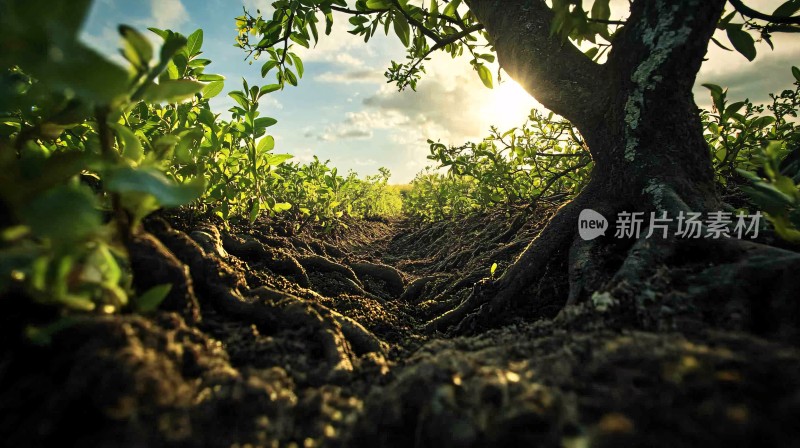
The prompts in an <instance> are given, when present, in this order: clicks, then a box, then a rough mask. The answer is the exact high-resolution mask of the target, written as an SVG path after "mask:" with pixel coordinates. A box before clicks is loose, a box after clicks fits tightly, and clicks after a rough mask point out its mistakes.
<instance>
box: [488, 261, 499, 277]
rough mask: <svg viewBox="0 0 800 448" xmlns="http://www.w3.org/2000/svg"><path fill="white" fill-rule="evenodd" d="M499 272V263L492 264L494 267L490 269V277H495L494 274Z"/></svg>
mask: <svg viewBox="0 0 800 448" xmlns="http://www.w3.org/2000/svg"><path fill="white" fill-rule="evenodd" d="M496 270H497V263H492V267H491V268H490V269H489V275H491V276H492V277H494V272H495V271H496Z"/></svg>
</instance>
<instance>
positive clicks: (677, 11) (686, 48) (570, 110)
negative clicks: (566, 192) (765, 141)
mask: <svg viewBox="0 0 800 448" xmlns="http://www.w3.org/2000/svg"><path fill="white" fill-rule="evenodd" d="M467 3H468V4H469V6H470V8H471V10H472V12H473V13H474V14H475V16H476V17H477V18H478V20H479V21H481V23H483V24H484V25H485V26H486V31H487V33H488V34H489V36H490V38H491V41H492V44H493V45H494V46H495V49H496V51H497V55H498V60H499V62H500V65H501V67H503V69H505V70H506V72H508V74H509V75H510V76H511V77H512V78H513V79H515V80H516V81H517V82H519V83H520V85H522V86H523V87H524V88H525V89H526V90H527V91H528V92H529V93H530V94H531V95H532V96H533V97H535V98H536V99H537V100H538V101H539V102H541V103H542V104H543V105H544V106H545V107H547V108H549V109H551V110H553V111H554V112H556V113H558V114H560V115H562V116H564V117H565V118H567V119H568V120H570V121H571V122H572V123H573V124H574V125H575V126H576V127H577V128H578V129H579V130H580V131H581V133H582V134H583V136H584V137H585V138H586V142H587V143H588V146H589V151H590V152H591V154H592V158H593V159H594V162H595V169H594V172H593V173H592V181H591V182H590V184H589V186H588V187H587V188H588V189H590V190H591V191H592V192H593V195H601V196H604V197H606V198H608V199H610V200H613V201H614V202H616V203H617V205H618V206H619V207H621V208H627V210H628V211H648V210H653V209H660V208H662V207H661V206H660V205H659V204H658V202H659V198H658V196H659V195H660V194H661V193H660V192H661V189H662V188H663V187H664V186H668V187H671V188H672V189H674V190H675V191H676V192H677V193H678V194H679V195H680V196H681V197H682V198H684V201H685V202H686V203H687V205H688V206H689V207H690V208H691V209H692V210H695V211H706V210H712V209H715V208H716V207H718V200H717V197H716V194H715V188H714V179H713V171H712V166H711V157H710V154H709V152H708V148H707V145H706V143H705V140H704V139H703V133H702V127H701V123H700V117H699V114H698V108H697V106H696V105H695V103H694V98H693V95H692V86H693V85H694V81H695V77H696V75H697V72H698V71H699V69H700V65H701V63H702V61H703V57H704V56H705V53H706V49H707V47H708V42H709V40H710V39H711V36H712V34H713V32H714V29H715V25H716V23H717V21H718V20H719V17H720V15H721V14H722V10H723V6H724V5H725V0H708V1H701V0H687V1H681V2H671V1H667V0H636V1H634V2H633V3H632V6H631V14H630V17H629V19H628V21H627V24H626V25H625V26H624V27H623V29H622V30H620V32H619V33H618V35H617V36H616V38H615V40H614V42H613V50H612V51H611V53H610V55H609V58H608V61H607V62H606V63H605V64H602V65H601V64H596V63H594V62H592V61H591V60H590V59H589V58H588V57H586V56H585V55H584V54H583V53H581V52H580V51H579V50H578V49H577V48H576V47H575V46H573V45H572V44H570V43H569V42H565V41H563V40H561V39H560V38H559V37H557V36H553V35H551V34H550V24H551V22H552V20H553V12H552V11H551V10H550V8H549V7H548V6H547V4H546V3H545V2H544V0H533V1H530V0H512V1H503V2H502V6H501V4H500V3H499V2H496V1H489V0H469V1H468V2H467ZM643 200H644V201H643ZM645 203H646V204H650V205H651V206H650V207H647V209H646V210H642V207H641V205H642V204H645Z"/></svg>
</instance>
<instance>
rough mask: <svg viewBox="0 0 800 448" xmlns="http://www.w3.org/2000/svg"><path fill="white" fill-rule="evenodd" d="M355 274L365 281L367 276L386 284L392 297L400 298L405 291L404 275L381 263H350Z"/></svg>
mask: <svg viewBox="0 0 800 448" xmlns="http://www.w3.org/2000/svg"><path fill="white" fill-rule="evenodd" d="M350 268H352V270H353V272H355V274H356V275H357V276H358V277H359V278H361V279H363V278H364V277H366V276H370V277H374V278H377V279H379V280H383V281H384V282H386V288H387V292H388V293H389V294H391V295H392V297H399V296H400V295H401V294H403V291H404V290H405V279H403V274H401V273H400V271H398V270H397V269H395V268H393V267H391V266H387V265H385V264H380V263H370V262H368V261H359V262H353V263H350Z"/></svg>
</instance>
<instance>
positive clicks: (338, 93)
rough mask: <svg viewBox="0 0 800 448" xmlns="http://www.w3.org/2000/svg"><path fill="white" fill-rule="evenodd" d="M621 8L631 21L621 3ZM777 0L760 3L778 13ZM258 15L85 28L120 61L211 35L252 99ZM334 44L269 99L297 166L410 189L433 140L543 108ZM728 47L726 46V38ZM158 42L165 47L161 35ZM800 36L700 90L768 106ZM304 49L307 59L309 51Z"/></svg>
mask: <svg viewBox="0 0 800 448" xmlns="http://www.w3.org/2000/svg"><path fill="white" fill-rule="evenodd" d="M617 3H618V4H620V6H619V7H618V8H617V9H618V10H620V12H622V6H624V5H622V4H621V3H627V2H624V1H623V2H617ZM777 3H780V2H778V1H775V0H761V1H750V2H748V4H750V5H752V6H755V7H757V8H759V7H760V8H763V10H765V11H772V9H774V5H775V4H777ZM243 5H245V6H247V7H248V9H249V10H251V11H253V12H255V9H256V8H257V7H258V8H261V9H262V11H264V10H265V9H267V8H268V1H267V0H140V1H130V0H127V1H125V0H95V3H94V5H93V8H92V12H91V14H90V17H89V19H88V21H87V23H86V24H85V27H84V34H83V38H84V40H85V41H86V42H87V43H88V44H90V45H92V46H94V47H96V48H98V49H99V50H101V51H102V52H103V53H105V54H108V55H109V57H112V58H118V56H114V55H115V54H116V48H117V47H118V45H119V38H118V34H117V31H116V26H117V25H118V24H120V23H125V24H128V25H132V26H134V27H136V28H138V29H140V30H141V31H143V32H146V33H149V32H148V31H146V28H147V27H151V26H154V27H157V28H164V29H172V30H175V31H179V32H181V33H183V34H185V35H188V34H190V33H191V32H193V31H194V30H196V29H197V28H203V31H204V43H203V51H204V53H205V54H204V56H205V57H207V58H208V59H211V60H212V61H213V63H212V64H211V65H210V66H209V67H208V68H207V69H206V71H207V72H209V73H219V74H221V75H224V76H225V77H226V78H227V80H226V85H225V92H227V91H231V90H237V89H240V88H241V79H242V77H244V78H246V79H247V81H248V83H250V84H251V85H253V84H258V85H263V84H269V83H273V82H274V78H273V77H272V76H273V75H272V74H269V75H268V78H267V79H266V80H265V79H262V78H261V75H260V66H261V63H260V62H263V61H255V62H254V63H253V64H252V65H250V64H248V62H246V61H245V60H244V56H245V54H244V52H243V51H242V50H240V49H238V48H235V47H234V46H233V43H234V38H235V36H236V29H235V25H234V17H236V16H239V15H241V14H242V6H243ZM336 19H337V22H336V26H334V31H333V33H332V34H331V35H330V36H327V37H326V36H321V37H322V39H321V41H320V43H319V44H318V45H317V47H316V48H312V49H311V50H305V49H302V48H296V50H297V52H298V53H299V54H300V55H301V57H302V58H303V60H304V63H305V64H304V65H305V69H306V70H305V72H306V73H305V76H304V78H303V79H302V80H301V82H300V85H299V87H291V86H287V88H286V90H284V91H279V92H275V93H273V94H270V95H269V96H268V98H265V99H264V100H262V105H261V113H262V116H270V117H273V118H276V119H277V120H278V124H277V125H275V126H273V127H272V128H270V130H271V131H272V134H273V135H274V136H275V138H276V149H275V151H276V152H282V153H283V152H285V153H291V154H294V155H295V160H299V161H301V162H305V161H308V160H310V159H311V157H312V155H317V156H318V157H319V158H320V159H322V160H326V159H330V160H331V162H332V163H333V165H334V166H337V167H339V170H340V171H341V172H346V171H347V170H351V169H352V170H355V171H357V172H358V173H359V174H361V175H369V174H375V173H377V170H378V168H379V167H381V166H385V167H387V168H389V169H390V170H391V171H392V174H393V176H392V180H391V181H392V182H393V183H405V182H408V181H410V180H411V179H412V178H413V177H414V175H415V174H416V173H417V172H418V171H419V170H420V169H422V168H423V167H425V166H426V165H428V164H429V163H430V161H429V160H427V159H426V158H425V156H426V155H427V154H428V145H427V144H426V140H427V139H428V138H431V139H433V140H440V141H442V142H444V143H446V144H462V143H464V142H466V141H468V140H472V141H476V140H478V139H480V137H482V136H484V135H486V134H487V132H488V129H489V126H490V125H497V126H499V127H500V128H501V129H506V128H511V127H513V126H517V125H519V124H521V123H522V122H524V120H525V117H526V116H527V113H528V111H529V110H530V109H531V108H532V107H537V106H538V103H536V102H535V101H534V100H533V99H532V98H530V97H529V96H528V95H527V94H526V93H525V92H524V91H523V90H522V89H521V88H519V86H517V85H516V84H514V83H513V82H506V83H503V84H501V85H499V86H495V89H494V90H489V89H486V88H484V87H483V85H482V84H481V82H480V80H479V79H478V77H477V75H475V74H474V72H472V71H471V69H470V67H469V65H468V63H467V61H466V60H452V59H450V57H449V56H446V55H442V54H440V55H436V56H435V57H434V58H433V60H432V61H430V62H429V63H428V64H426V68H427V69H428V76H426V77H424V78H423V80H422V81H421V82H420V83H419V85H418V88H417V92H413V91H410V90H409V91H404V92H397V89H396V88H395V87H393V86H392V85H390V84H386V82H385V79H384V77H383V73H384V71H385V69H386V67H387V66H388V65H389V64H390V61H391V60H393V59H394V60H398V61H399V60H403V59H404V57H405V54H404V51H403V48H402V46H401V44H400V43H399V41H398V40H397V39H396V38H394V37H393V36H392V35H390V36H389V38H387V37H384V36H383V35H382V34H381V33H378V34H376V37H375V39H372V40H370V42H369V43H368V44H364V43H363V40H362V38H360V37H357V36H352V35H350V34H348V33H347V32H346V31H347V29H348V27H347V25H348V24H347V23H346V22H347V21H346V17H337V18H336ZM718 37H720V38H722V39H721V40H723V41H724V35H723V36H718ZM152 38H153V42H157V41H158V38H157V37H156V36H155V35H152ZM798 42H800V40H798V38H797V37H793V36H779V37H778V38H777V39H776V50H775V51H770V50H769V48H768V47H767V46H766V45H760V46H759V47H758V48H759V56H758V57H757V59H756V61H755V62H753V63H750V62H748V61H747V60H746V59H744V58H743V57H742V56H740V55H738V54H732V53H728V52H725V51H722V50H719V49H717V48H714V47H713V46H712V48H711V49H710V51H709V61H708V62H706V64H705V65H704V66H703V69H702V70H701V72H700V75H699V77H698V85H699V84H700V83H703V82H713V83H716V84H720V85H726V86H729V87H730V95H729V96H730V97H731V98H735V99H737V100H738V99H743V98H744V97H749V98H750V99H752V100H754V101H764V100H766V99H767V94H768V93H769V92H772V91H776V90H778V91H779V90H780V89H784V88H787V87H789V86H790V84H791V79H792V77H791V74H790V72H789V67H790V66H791V65H792V64H795V65H797V64H800V45H798ZM300 50H302V51H300ZM695 93H696V101H697V103H698V104H699V105H701V106H704V105H707V104H708V103H709V101H708V99H707V91H706V90H705V89H703V88H697V89H695ZM233 104H234V103H233V100H232V99H230V98H229V97H227V96H225V95H224V94H223V95H220V96H218V97H217V98H215V99H214V100H212V106H213V108H214V109H215V111H216V112H218V113H222V114H223V117H225V118H227V117H228V116H229V115H228V112H227V109H228V108H229V107H230V106H232V105H233Z"/></svg>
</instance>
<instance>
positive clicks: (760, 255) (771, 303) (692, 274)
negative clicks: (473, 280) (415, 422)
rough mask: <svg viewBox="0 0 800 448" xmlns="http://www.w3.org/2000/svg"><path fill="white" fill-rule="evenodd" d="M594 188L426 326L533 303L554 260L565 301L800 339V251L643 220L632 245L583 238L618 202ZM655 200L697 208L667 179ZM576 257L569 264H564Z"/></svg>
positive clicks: (471, 324)
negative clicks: (681, 234)
mask: <svg viewBox="0 0 800 448" xmlns="http://www.w3.org/2000/svg"><path fill="white" fill-rule="evenodd" d="M589 197H590V196H588V195H587V196H583V197H581V196H579V197H578V198H576V199H575V200H574V201H573V202H571V203H569V204H567V205H565V206H564V207H562V208H561V209H560V210H559V211H558V213H557V214H556V215H555V216H554V217H553V219H551V221H550V222H549V223H548V224H547V226H546V227H545V228H544V229H543V230H542V232H541V233H540V234H539V236H538V237H537V238H536V239H534V240H533V241H532V242H531V244H530V245H529V246H528V248H527V249H526V250H525V251H524V252H523V253H522V255H521V256H520V257H519V258H518V259H517V260H516V261H515V262H514V264H512V265H511V266H510V267H509V269H508V270H506V272H505V273H504V274H503V276H502V277H501V278H500V279H499V280H498V281H496V282H490V281H488V280H482V281H480V282H478V283H477V284H476V285H475V287H474V289H473V291H472V293H471V294H470V295H469V297H467V298H466V299H465V300H464V301H463V302H461V303H460V304H459V305H458V306H456V307H455V308H453V309H451V310H450V311H448V312H446V313H444V314H442V315H441V316H440V317H438V318H435V319H433V320H432V321H430V322H429V323H428V324H427V325H426V326H425V327H424V330H426V331H427V332H429V333H431V332H435V331H443V330H446V329H447V328H448V327H453V326H455V328H454V332H455V333H464V332H471V331H473V330H474V329H475V327H477V326H485V325H487V324H488V325H492V323H493V322H495V321H497V320H498V316H500V315H505V313H506V311H507V309H508V308H509V306H510V305H512V304H514V305H515V306H524V304H522V303H520V302H519V300H518V299H517V297H520V296H522V295H523V293H524V292H525V291H526V289H527V288H530V287H531V286H533V285H535V284H536V283H535V282H536V281H537V280H539V279H541V278H543V276H545V275H546V274H547V272H546V271H547V269H548V267H551V266H563V265H566V266H568V270H569V285H570V288H569V295H568V297H566V300H565V301H564V302H562V304H561V305H559V306H560V307H562V308H563V306H564V305H576V304H579V303H581V302H583V301H586V300H588V299H589V298H593V297H597V304H596V305H598V307H599V309H606V308H608V305H609V304H611V306H614V305H615V304H616V305H619V306H622V307H625V309H624V310H622V311H623V312H632V313H633V314H632V315H635V319H636V321H637V322H638V325H640V326H645V327H652V326H654V325H655V326H657V327H659V328H673V327H674V326H675V325H678V324H677V323H676V322H678V321H679V320H680V319H685V320H686V322H689V321H690V320H691V319H694V320H698V319H700V320H703V321H711V322H710V323H712V324H715V325H718V326H722V327H724V328H729V329H739V330H746V331H752V332H755V333H757V334H764V335H771V336H774V337H778V338H780V339H784V340H789V341H792V342H795V343H796V342H800V302H798V301H797V299H796V296H797V291H799V290H800V276H798V275H797V272H800V254H798V253H796V252H792V251H788V250H784V249H778V248H775V247H771V246H767V245H764V244H758V243H755V242H751V241H745V240H737V239H733V238H720V239H711V238H699V239H680V238H677V237H674V233H675V229H674V228H672V229H671V231H670V233H671V234H672V235H673V236H671V237H668V238H662V237H661V235H660V234H656V235H654V236H651V237H650V238H646V237H645V235H647V229H643V232H642V233H641V235H642V237H641V238H639V239H638V240H636V241H633V244H632V245H631V244H630V240H627V241H626V240H621V239H616V238H611V236H605V237H601V238H598V239H596V240H592V241H583V240H582V239H580V238H579V237H578V236H577V233H578V232H577V231H578V215H579V214H580V211H581V210H582V209H584V208H592V209H594V210H596V211H600V213H601V214H603V215H604V216H606V217H609V216H612V214H613V213H614V212H615V211H616V210H615V209H614V208H613V207H612V206H611V205H610V204H608V203H598V202H596V201H591V200H590V199H589ZM645 209H651V210H660V211H667V212H668V214H669V216H672V217H675V216H677V215H678V213H679V212H681V211H684V212H686V211H689V207H688V206H687V205H686V203H684V201H683V200H682V199H681V198H680V197H679V196H678V195H677V194H675V192H674V191H673V190H672V189H671V188H669V187H668V186H664V185H660V186H659V188H658V195H657V197H654V198H653V202H652V205H651V206H650V207H645ZM706 230H707V229H705V228H703V229H702V233H703V234H704V235H705V234H706ZM620 255H622V256H620ZM567 257H568V263H564V264H561V265H559V264H558V263H559V261H558V260H564V259H565V258H567ZM673 274H674V275H676V277H675V279H672V278H670V275H673ZM598 293H600V294H601V296H600V297H598V296H597V295H596V294H598ZM604 294H607V295H604ZM520 299H524V300H531V298H530V297H520ZM515 302H517V303H515ZM689 315H691V316H690V317H688V318H687V316H689ZM775 322H777V324H776V323H775Z"/></svg>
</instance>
